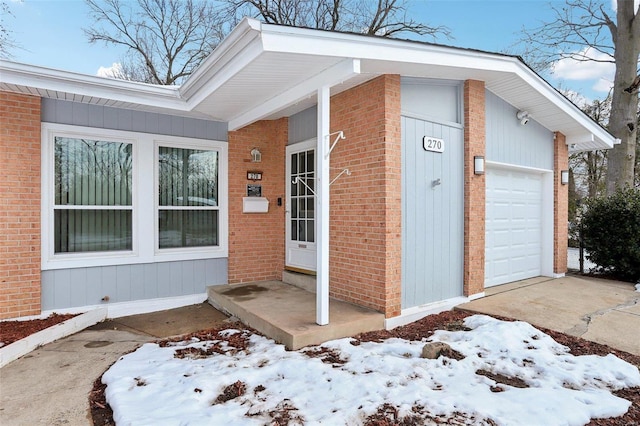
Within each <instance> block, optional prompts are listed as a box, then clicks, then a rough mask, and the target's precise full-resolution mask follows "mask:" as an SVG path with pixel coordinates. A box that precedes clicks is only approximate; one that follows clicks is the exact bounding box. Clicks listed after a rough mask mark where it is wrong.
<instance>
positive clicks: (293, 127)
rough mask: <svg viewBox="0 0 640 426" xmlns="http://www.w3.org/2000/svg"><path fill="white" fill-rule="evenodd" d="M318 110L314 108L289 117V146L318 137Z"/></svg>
mask: <svg viewBox="0 0 640 426" xmlns="http://www.w3.org/2000/svg"><path fill="white" fill-rule="evenodd" d="M317 126H318V108H317V107H316V106H312V107H311V108H307V109H305V110H304V111H300V112H299V113H297V114H294V115H292V116H291V117H289V143H288V144H289V145H292V144H294V143H297V142H303V141H306V140H309V139H311V138H315V137H316V136H317V131H316V129H317Z"/></svg>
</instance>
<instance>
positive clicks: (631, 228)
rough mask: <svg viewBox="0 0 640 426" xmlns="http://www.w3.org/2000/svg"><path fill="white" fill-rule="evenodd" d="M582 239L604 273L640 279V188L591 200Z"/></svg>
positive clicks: (583, 226)
mask: <svg viewBox="0 0 640 426" xmlns="http://www.w3.org/2000/svg"><path fill="white" fill-rule="evenodd" d="M582 238H583V241H584V246H585V249H586V250H587V252H588V253H589V255H588V259H589V260H591V261H592V262H593V263H595V264H597V265H598V266H599V267H600V270H601V272H604V273H610V274H612V275H614V276H616V277H617V278H620V279H623V280H630V281H631V282H637V281H638V280H640V189H633V188H627V189H621V190H618V191H617V192H616V193H615V194H613V195H611V196H609V197H601V198H594V199H590V200H588V201H587V206H586V210H585V212H584V214H583V216H582Z"/></svg>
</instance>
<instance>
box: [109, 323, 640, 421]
mask: <svg viewBox="0 0 640 426" xmlns="http://www.w3.org/2000/svg"><path fill="white" fill-rule="evenodd" d="M464 326H465V327H467V328H466V329H465V330H461V331H443V330H439V331H436V332H435V334H433V335H432V336H431V337H429V338H428V339H426V341H431V342H445V343H447V344H449V345H450V346H451V348H452V349H453V350H454V351H457V352H458V353H459V354H460V355H461V356H452V357H446V356H440V357H439V358H438V359H433V360H432V359H424V358H421V356H420V355H421V352H422V348H423V346H424V345H425V341H408V340H403V339H398V338H392V339H388V340H385V341H383V342H380V343H375V342H362V343H360V342H356V341H354V340H353V339H350V338H346V339H339V340H334V341H330V342H327V343H325V344H323V345H322V346H320V347H309V348H305V349H301V350H299V351H287V350H285V348H284V347H283V346H282V345H279V344H276V343H274V342H273V341H272V340H269V339H266V338H264V337H262V336H258V335H255V334H251V333H249V332H247V331H246V330H227V331H222V332H219V333H218V334H217V335H212V336H211V340H203V341H199V340H197V339H192V340H190V341H186V342H175V343H165V344H163V345H158V344H155V343H153V344H151V343H150V344H145V345H144V346H142V347H140V348H139V349H138V350H137V351H135V352H133V353H131V354H128V355H126V356H123V357H122V358H121V359H120V360H119V361H118V362H116V363H115V364H114V365H113V366H112V367H111V368H110V369H109V370H108V371H107V372H106V373H105V374H104V375H103V377H102V381H103V382H104V383H105V384H106V385H107V388H106V397H107V401H108V402H109V404H110V405H111V407H112V409H113V417H114V420H115V421H116V422H117V424H118V425H119V426H121V425H158V424H162V425H205V424H206V425H217V424H220V425H226V424H233V425H265V424H290V425H295V424H313V425H315V424H326V425H343V424H346V425H361V424H366V423H367V422H372V421H373V420H374V419H376V416H378V417H377V418H393V419H399V420H400V419H403V420H405V421H407V423H406V424H422V423H424V422H425V421H429V420H437V421H450V422H453V423H454V424H488V425H490V424H498V425H516V424H517V425H521V424H527V425H583V424H585V423H587V422H589V420H590V419H591V418H603V417H616V416H620V415H622V414H624V413H625V412H626V411H627V409H628V408H629V406H630V402H629V401H627V400H625V399H622V398H619V397H617V396H615V395H613V394H612V391H614V390H619V389H623V388H628V387H637V386H640V372H639V371H638V368H636V367H635V366H633V365H631V364H629V363H627V362H625V361H622V360H621V359H619V358H617V357H615V356H614V355H607V356H605V357H601V356H596V355H585V356H573V355H571V354H569V350H568V348H567V347H565V346H562V345H560V344H558V343H557V342H555V341H554V340H553V339H552V338H551V337H549V336H548V335H546V334H544V333H542V332H541V331H539V330H537V329H536V328H534V327H532V326H531V325H529V324H528V323H525V322H506V321H500V320H497V319H494V318H492V317H488V316H484V315H474V316H470V317H467V318H465V320H464ZM353 343H356V344H353ZM457 358H461V359H459V360H458V359H457ZM409 421H412V422H413V423H410V422H409Z"/></svg>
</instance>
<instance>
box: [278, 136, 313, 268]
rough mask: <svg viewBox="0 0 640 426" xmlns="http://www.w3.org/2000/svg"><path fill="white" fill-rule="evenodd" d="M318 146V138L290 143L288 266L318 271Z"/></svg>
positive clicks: (286, 246)
mask: <svg viewBox="0 0 640 426" xmlns="http://www.w3.org/2000/svg"><path fill="white" fill-rule="evenodd" d="M315 146H316V140H315V139H311V140H308V141H305V142H300V143H297V144H294V145H289V146H287V167H286V179H287V182H286V185H285V186H286V188H287V194H286V195H287V204H286V207H287V208H286V232H285V233H286V240H285V251H286V259H285V265H286V266H287V267H289V268H296V269H301V270H307V271H315V270H316V220H315V217H316V214H315V196H314V191H315V188H316V185H315V183H316V182H315V177H316V174H315V170H316V155H315ZM294 181H295V182H296V183H293V182H294Z"/></svg>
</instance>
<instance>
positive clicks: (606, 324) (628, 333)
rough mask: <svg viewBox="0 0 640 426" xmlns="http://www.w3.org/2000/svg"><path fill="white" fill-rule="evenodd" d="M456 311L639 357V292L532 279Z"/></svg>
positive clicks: (581, 280) (605, 283)
mask: <svg viewBox="0 0 640 426" xmlns="http://www.w3.org/2000/svg"><path fill="white" fill-rule="evenodd" d="M457 308H460V309H466V310H469V311H473V312H477V313H484V314H489V315H500V316H504V317H509V318H514V319H518V320H522V321H526V322H528V323H530V324H534V325H538V326H540V327H545V328H549V329H551V330H556V331H560V332H563V333H566V334H570V335H572V336H577V337H582V338H583V339H586V340H591V341H593V342H597V343H602V344H604V345H608V346H611V347H613V348H616V349H620V350H623V351H625V352H629V353H632V354H635V355H640V292H638V291H636V289H635V286H634V285H633V284H630V283H624V282H619V281H610V280H602V279H594V278H585V277H581V276H567V277H564V278H558V279H550V278H544V277H538V278H532V279H529V280H524V281H519V282H516V283H511V284H505V285H502V286H496V287H492V288H489V289H487V291H486V297H484V298H482V299H478V300H474V301H473V302H469V303H465V304H462V305H459V306H458V307H457Z"/></svg>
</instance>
